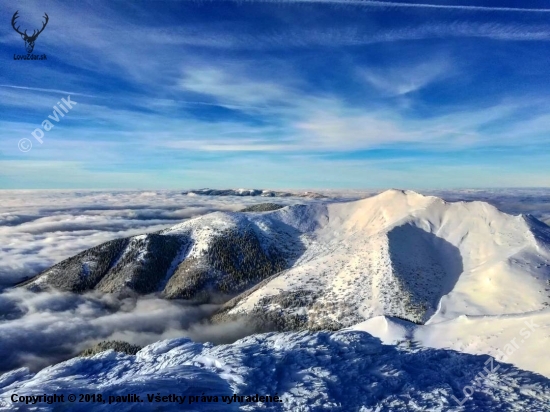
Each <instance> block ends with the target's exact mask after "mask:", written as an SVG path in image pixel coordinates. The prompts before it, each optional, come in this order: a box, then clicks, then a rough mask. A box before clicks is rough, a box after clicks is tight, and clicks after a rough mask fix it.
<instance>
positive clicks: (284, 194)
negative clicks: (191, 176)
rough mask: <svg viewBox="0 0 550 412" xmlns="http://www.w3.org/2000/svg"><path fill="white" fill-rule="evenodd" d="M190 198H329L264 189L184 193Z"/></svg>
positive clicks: (208, 190) (191, 191)
mask: <svg viewBox="0 0 550 412" xmlns="http://www.w3.org/2000/svg"><path fill="white" fill-rule="evenodd" d="M182 194H184V195H190V196H262V197H306V198H312V199H323V198H326V197H327V196H325V195H322V194H320V193H315V192H283V191H277V190H264V189H197V190H189V191H187V192H182Z"/></svg>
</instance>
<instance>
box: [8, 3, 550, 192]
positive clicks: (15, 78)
mask: <svg viewBox="0 0 550 412" xmlns="http://www.w3.org/2000/svg"><path fill="white" fill-rule="evenodd" d="M16 10H19V16H20V17H19V24H21V27H22V28H29V29H30V31H32V30H33V29H34V28H39V27H40V25H41V18H42V16H43V13H44V12H46V13H48V15H49V18H50V20H49V23H48V26H47V27H46V29H45V30H44V32H43V33H41V34H40V36H39V37H38V39H37V41H36V45H35V50H34V52H33V53H34V54H43V53H45V54H46V55H47V60H45V61H21V60H14V57H13V56H14V54H24V53H25V49H24V43H23V40H22V39H21V37H20V36H19V35H18V34H17V33H16V32H15V31H14V30H13V28H12V27H11V25H10V21H11V17H12V15H13V13H14V12H15V11H16ZM0 14H1V16H2V20H1V21H2V22H3V23H2V24H0V59H2V63H1V70H0V113H1V116H0V188H3V189H19V188H21V189H34V188H137V189H142V188H143V189H145V188H158V189H162V188H197V187H265V188H384V187H401V188H455V187H516V186H518V187H520V186H524V187H534V186H538V187H540V186H550V173H549V172H550V154H549V149H550V147H549V142H550V113H549V112H548V110H549V107H550V105H549V102H550V6H547V7H545V2H542V1H540V2H533V1H531V2H529V1H521V2H517V1H516V2H512V1H492V2H488V1H484V2H480V1H476V2H466V1H460V2H450V1H445V0H440V1H439V2H437V3H435V2H432V3H423V4H420V3H412V2H409V3H403V2H401V3H400V2H377V1H348V2H342V1H310V0H306V1H262V2H255V1H245V2H232V1H217V0H212V1H176V0H173V1H133V2H126V1H116V0H115V1H99V0H98V1H95V0H94V1H92V0H90V1H81V0H79V1H75V0H65V1H40V2H32V1H19V2H18V1H10V2H3V3H2V4H1V5H0ZM67 95H70V96H71V100H73V101H76V102H77V105H76V106H74V108H73V109H72V110H71V111H70V112H69V113H67V114H66V115H65V117H63V118H62V119H60V121H59V122H58V123H54V122H52V124H54V128H53V129H51V130H50V131H47V132H45V133H44V137H43V143H42V144H40V143H39V142H37V141H36V140H35V139H34V138H33V136H32V135H31V133H32V132H33V131H34V130H35V129H36V128H41V127H42V126H41V124H42V122H43V121H44V120H45V119H47V118H48V115H52V111H53V106H54V105H56V103H57V102H58V101H60V99H61V98H66V97H67ZM21 139H29V140H30V141H31V143H32V144H33V147H32V149H31V150H30V151H28V152H22V151H20V150H19V148H18V142H19V141H20V140H21Z"/></svg>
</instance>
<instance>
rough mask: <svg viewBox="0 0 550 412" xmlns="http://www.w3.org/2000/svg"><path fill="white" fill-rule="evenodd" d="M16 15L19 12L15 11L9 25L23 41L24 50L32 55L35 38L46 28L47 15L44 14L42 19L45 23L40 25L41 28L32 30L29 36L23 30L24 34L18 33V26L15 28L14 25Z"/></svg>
mask: <svg viewBox="0 0 550 412" xmlns="http://www.w3.org/2000/svg"><path fill="white" fill-rule="evenodd" d="M17 13H19V11H16V12H15V13H14V15H13V17H12V18H11V25H12V27H13V29H14V30H15V31H16V32H17V33H19V34H20V35H21V38H22V39H23V40H25V49H27V53H32V51H33V50H34V42H35V41H36V38H37V37H38V35H39V34H40V33H42V31H44V29H45V28H46V25H47V24H48V15H47V14H46V13H44V19H45V20H46V21H45V22H44V23H42V28H41V29H40V30H38V31H37V30H34V31H33V33H32V35H31V36H29V35H28V34H27V30H25V31H24V32H21V31H19V27H20V26H17V27H15V24H16V22H15V20H17V18H18V17H19V16H18V15H17Z"/></svg>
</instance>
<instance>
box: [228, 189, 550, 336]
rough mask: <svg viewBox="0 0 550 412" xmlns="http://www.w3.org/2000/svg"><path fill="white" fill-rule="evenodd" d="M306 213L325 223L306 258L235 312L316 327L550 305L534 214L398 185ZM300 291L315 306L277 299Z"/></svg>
mask: <svg viewBox="0 0 550 412" xmlns="http://www.w3.org/2000/svg"><path fill="white" fill-rule="evenodd" d="M277 213H281V212H274V213H272V214H271V215H273V216H276V215H277ZM309 213H310V215H314V214H315V213H317V214H318V213H324V214H325V215H324V216H323V218H324V219H325V220H326V223H325V224H324V225H321V226H318V227H317V228H315V229H314V228H310V229H311V231H309V232H308V247H307V250H306V251H305V252H304V254H303V255H302V256H301V258H300V259H299V260H298V261H297V262H296V263H295V264H294V265H293V267H292V268H290V269H289V270H287V271H285V272H284V273H282V274H281V275H280V276H278V277H276V278H275V279H272V280H271V281H270V282H268V283H266V284H263V285H262V287H261V288H257V289H256V290H255V291H254V292H253V293H247V294H246V296H245V297H244V298H243V299H241V300H236V301H233V302H231V308H230V311H229V312H228V313H229V314H230V315H238V314H246V313H256V312H258V311H260V310H261V311H262V312H263V311H268V312H269V311H275V312H277V313H280V312H281V311H282V312H283V313H289V314H296V313H298V312H299V313H302V315H303V317H304V322H305V323H306V324H307V325H308V327H310V328H315V327H334V328H341V327H347V326H351V325H353V324H355V323H358V322H361V321H363V320H366V319H369V318H371V317H374V316H380V315H389V316H396V317H401V318H404V319H407V320H410V321H413V322H416V323H426V322H428V323H429V322H439V321H443V320H447V319H453V318H456V317H457V316H460V315H470V316H484V315H505V314H515V313H525V312H532V311H538V310H542V309H544V308H545V307H546V306H547V305H548V304H549V302H550V298H549V296H548V295H549V294H548V293H547V291H545V288H547V286H548V281H549V279H550V266H549V263H550V251H549V246H548V245H549V240H550V230H549V228H548V227H547V226H546V225H544V224H542V223H540V222H538V221H535V220H533V219H531V218H528V217H525V216H511V215H507V214H505V213H502V212H500V211H498V210H497V209H495V208H494V207H492V206H490V205H488V204H486V203H482V202H471V203H464V202H459V203H446V202H444V201H443V200H441V199H439V198H436V197H431V196H422V195H420V194H417V193H415V192H410V191H397V190H391V191H387V192H384V193H382V194H380V195H378V196H374V197H372V198H368V199H364V200H360V201H356V202H350V203H337V204H329V205H328V206H327V209H326V211H325V210H323V211H321V210H319V207H317V209H316V210H315V211H312V210H310V211H309ZM316 216H317V220H319V219H318V216H319V215H316ZM297 292H300V293H301V294H304V293H308V294H309V295H310V296H311V297H312V298H311V302H312V303H311V304H309V305H306V306H304V307H300V308H297V307H295V306H290V307H288V308H285V307H283V306H281V305H280V304H277V303H276V301H277V296H283V295H286V296H289V295H292V294H296V293H297ZM274 302H275V303H274Z"/></svg>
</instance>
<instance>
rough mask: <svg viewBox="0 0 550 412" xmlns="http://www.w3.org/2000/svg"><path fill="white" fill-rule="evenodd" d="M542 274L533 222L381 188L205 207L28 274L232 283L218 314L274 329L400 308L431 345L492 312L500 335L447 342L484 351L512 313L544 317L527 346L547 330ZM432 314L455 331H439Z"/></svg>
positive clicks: (330, 324) (192, 290)
mask: <svg viewBox="0 0 550 412" xmlns="http://www.w3.org/2000/svg"><path fill="white" fill-rule="evenodd" d="M549 282H550V228H549V227H548V226H546V225H545V224H543V223H541V222H539V221H538V220H536V219H534V218H532V217H530V216H524V215H520V216H512V215H508V214H505V213H502V212H500V211H499V210H497V209H496V208H494V207H493V206H490V205H489V204H487V203H483V202H456V203H447V202H445V201H443V200H441V199H439V198H437V197H433V196H423V195H420V194H418V193H415V192H411V191H400V190H389V191H386V192H384V193H381V194H379V195H377V196H373V197H370V198H367V199H363V200H359V201H354V202H346V203H326V204H321V203H317V204H311V205H307V206H304V205H296V206H287V207H284V208H282V209H279V210H274V211H268V212H258V213H255V212H249V213H239V212H236V213H225V212H216V213H212V214H209V215H205V216H202V217H199V218H196V219H192V220H189V221H186V222H184V223H181V224H179V225H176V226H174V227H172V228H170V229H167V230H164V231H162V232H159V233H156V234H151V235H147V236H145V235H144V236H136V237H133V238H128V239H121V240H116V241H113V242H109V243H107V244H104V245H101V246H98V247H96V248H93V249H91V250H89V251H86V252H83V253H82V254H80V255H77V256H75V257H73V258H71V259H68V260H66V261H64V262H61V263H60V264H58V265H56V266H54V267H52V268H51V269H49V270H47V271H45V272H44V273H43V274H41V275H39V276H38V277H37V278H35V279H33V280H31V281H30V282H28V283H27V284H26V286H28V287H33V288H43V287H47V286H48V285H50V286H54V287H57V288H62V289H66V290H73V291H83V290H89V289H97V290H100V291H104V292H114V291H121V290H124V289H125V288H129V289H133V290H134V291H137V292H139V293H150V292H155V291H160V292H162V293H163V294H164V296H166V297H168V298H174V297H183V298H190V299H195V300H198V301H207V300H211V299H213V298H214V297H217V298H219V296H220V295H223V296H226V297H227V296H231V295H233V296H234V295H237V296H236V297H234V298H233V299H231V300H230V301H228V302H227V303H226V305H225V307H224V308H223V309H222V311H221V312H220V313H218V314H217V315H215V317H214V320H215V321H216V322H224V321H226V320H230V319H234V318H242V317H244V318H246V319H248V320H249V321H251V322H254V323H256V324H258V325H259V326H263V327H265V326H269V327H270V328H275V329H277V330H296V329H310V330H320V329H334V330H336V329H340V328H344V327H351V326H353V325H356V324H358V323H362V322H365V321H368V320H369V319H370V320H371V321H370V322H371V323H370V324H367V325H366V326H365V328H366V329H365V330H368V331H369V332H370V333H373V334H375V335H379V336H380V337H383V338H384V335H385V334H386V335H387V332H384V331H383V330H382V329H384V327H386V328H388V327H390V328H393V329H395V328H394V327H393V326H387V325H388V324H393V323H395V322H396V320H395V319H396V318H400V319H402V320H405V321H409V322H411V324H410V326H411V328H414V330H415V332H414V333H416V335H414V336H415V339H417V340H422V341H423V342H426V344H427V345H430V346H435V347H455V346H453V345H455V344H456V342H458V341H468V336H463V334H462V332H461V331H464V330H468V328H467V327H466V326H465V325H466V324H469V323H468V322H471V320H472V319H475V322H479V323H480V324H483V322H481V321H480V320H479V319H485V320H487V319H491V320H492V321H494V322H495V323H494V325H493V326H494V328H493V329H491V328H486V329H485V330H493V333H495V334H497V335H498V336H502V338H501V339H492V340H491V339H489V336H487V337H486V338H483V339H480V341H479V342H475V343H474V342H472V344H471V345H467V346H468V347H467V348H466V349H464V348H459V349H461V350H469V351H470V352H472V353H489V352H491V350H493V349H495V346H498V345H504V344H505V343H506V341H503V340H502V339H504V336H512V335H510V334H511V333H512V332H508V334H506V333H503V330H504V329H503V328H501V327H499V326H497V325H502V324H504V323H503V322H506V323H507V324H508V325H511V324H515V325H516V326H517V328H516V329H517V330H516V329H514V328H512V329H511V330H512V331H515V332H514V333H515V334H516V335H517V334H518V333H519V330H520V329H521V328H522V326H521V325H520V324H519V323H517V322H516V323H514V322H513V321H512V319H522V321H521V322H523V321H524V320H525V319H524V318H526V317H530V316H538V319H539V322H542V324H543V326H542V327H541V328H540V329H539V330H537V331H536V332H533V334H534V335H533V336H535V335H536V336H538V337H537V339H534V338H531V339H530V340H528V341H527V343H525V345H528V346H529V345H534V344H535V342H540V341H541V340H542V341H544V342H547V339H548V336H547V335H548V332H546V331H547V330H548V329H546V326H545V325H546V324H548V325H550V322H546V319H550V315H548V314H549V313H550V312H549V309H547V307H548V305H549V304H550V297H549ZM378 317H382V318H380V319H385V320H383V321H381V322H379V323H376V322H377V321H375V320H373V319H377V318H378ZM373 322H375V323H373ZM488 323H491V321H488ZM373 325H374V326H375V325H379V326H380V325H386V326H384V327H379V328H378V329H377V327H374V326H373ZM442 325H447V326H446V329H445V336H446V337H448V336H455V339H456V341H453V342H449V341H448V340H446V339H442V335H441V330H442V327H443V326H442ZM397 329H399V328H397ZM469 330H470V332H469V333H475V332H474V330H476V329H475V328H473V329H469ZM421 331H422V332H421ZM430 331H432V332H430ZM407 333H408V334H409V335H410V334H411V333H412V332H410V331H409V332H407ZM478 333H482V334H483V333H484V331H483V330H480V331H478ZM421 336H422V339H421ZM512 337H513V336H512ZM401 338H402V337H401ZM396 339H397V338H396ZM489 341H491V342H492V343H491V344H490V345H489V344H488V342H489ZM522 342H523V341H522ZM544 346H547V345H544ZM491 348H493V349H491ZM539 349H540V347H539ZM541 350H542V349H541ZM523 352H524V353H526V350H524V351H523ZM520 353H521V351H516V354H515V355H514V356H512V357H511V358H510V359H511V361H512V362H514V363H516V364H518V365H519V366H520V367H526V368H530V369H531V370H537V371H540V372H541V373H545V374H547V375H548V376H550V365H545V366H542V364H539V365H532V364H531V363H530V364H526V363H525V359H523V358H524V356H523V357H522V356H520ZM522 359H523V360H522Z"/></svg>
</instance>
